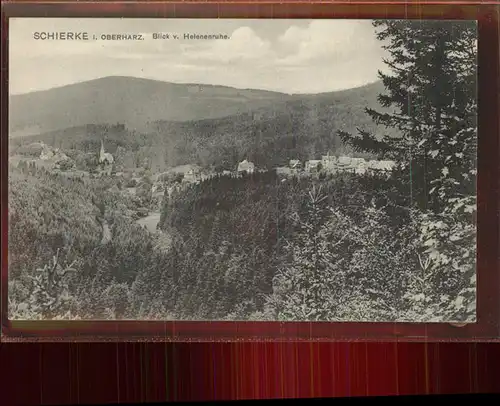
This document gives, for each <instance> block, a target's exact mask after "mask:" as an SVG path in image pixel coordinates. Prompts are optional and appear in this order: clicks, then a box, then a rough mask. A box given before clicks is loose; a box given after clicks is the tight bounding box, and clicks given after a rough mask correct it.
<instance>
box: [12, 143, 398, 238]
mask: <svg viewBox="0 0 500 406" xmlns="http://www.w3.org/2000/svg"><path fill="white" fill-rule="evenodd" d="M95 158H96V159H95V168H90V170H82V169H78V168H77V165H76V163H75V161H74V159H72V158H71V157H70V156H68V155H67V154H66V153H65V152H64V151H62V150H61V149H59V148H54V147H52V146H49V145H47V144H45V143H44V142H33V143H30V144H27V145H23V146H21V147H18V148H17V149H15V150H14V151H11V156H10V159H9V162H10V164H11V165H13V166H14V167H17V168H19V169H20V170H22V171H23V172H25V173H30V172H35V171H37V170H42V171H47V172H49V173H52V174H59V175H60V176H62V177H64V178H69V179H80V180H81V181H85V180H86V179H99V178H101V179H104V178H108V179H109V178H112V179H114V180H116V181H117V182H118V183H115V186H114V191H115V192H118V191H121V192H122V193H125V194H128V195H131V196H132V197H142V198H143V202H146V203H143V204H139V205H138V206H139V207H138V208H137V210H136V211H135V213H129V214H130V216H131V217H134V218H136V220H137V221H138V222H139V224H141V225H144V226H145V227H146V228H148V229H150V230H151V231H153V230H155V229H156V223H157V222H158V220H159V210H160V209H161V205H162V200H163V199H164V198H168V197H170V195H171V193H172V192H174V191H178V190H180V189H182V188H183V187H186V186H188V185H190V184H199V183H200V182H202V181H204V180H207V179H210V178H213V177H217V176H229V177H233V178H238V177H241V176H244V175H245V174H246V175H251V174H253V173H262V172H267V171H268V169H263V168H259V167H258V166H256V165H255V164H254V163H253V162H251V161H249V160H248V159H244V160H242V161H241V162H239V164H238V165H237V167H235V168H234V169H233V170H230V169H229V168H228V169H223V170H219V171H215V170H212V169H210V168H202V167H201V166H199V165H197V164H185V165H179V166H176V167H172V168H169V169H168V170H166V171H160V172H156V173H154V172H153V171H151V169H146V168H144V167H141V168H124V167H122V166H120V165H117V162H116V160H115V157H114V156H113V155H112V154H111V153H109V152H106V147H105V141H104V140H101V142H100V149H99V151H98V152H96V153H95ZM394 165H395V163H394V162H393V161H389V160H365V159H364V158H355V157H350V156H336V155H333V154H330V153H327V154H326V155H323V156H321V159H311V160H306V161H300V160H298V159H290V160H289V162H288V165H283V166H277V167H275V168H274V170H275V172H276V174H277V175H278V176H280V177H282V178H285V179H286V178H287V177H317V176H320V175H321V174H324V175H326V174H335V173H339V172H347V173H353V174H357V175H367V176H369V175H370V174H384V173H387V174H388V173H390V171H392V169H393V168H394ZM145 166H147V164H146V165H145ZM116 185H118V187H116ZM149 219H153V220H154V224H153V225H152V226H150V221H149Z"/></svg>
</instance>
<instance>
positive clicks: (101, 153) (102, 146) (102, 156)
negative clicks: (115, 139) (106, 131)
mask: <svg viewBox="0 0 500 406" xmlns="http://www.w3.org/2000/svg"><path fill="white" fill-rule="evenodd" d="M104 154H105V152H104V142H103V141H102V140H101V151H100V152H99V162H104V158H105V155H104Z"/></svg>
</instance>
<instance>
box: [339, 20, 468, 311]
mask: <svg viewBox="0 0 500 406" xmlns="http://www.w3.org/2000/svg"><path fill="white" fill-rule="evenodd" d="M374 26H375V29H376V30H377V37H378V39H379V40H381V41H383V43H384V49H385V50H386V51H387V53H388V58H387V59H386V60H385V63H386V65H387V68H388V69H387V72H379V76H380V78H381V80H382V81H383V83H384V85H385V88H386V93H385V94H381V95H380V96H379V102H380V103H381V105H382V106H383V107H385V108H386V109H388V110H389V112H383V113H382V112H379V111H376V110H373V109H368V110H367V113H368V114H369V115H370V116H371V117H372V118H373V120H374V121H375V122H376V123H377V124H379V125H381V126H385V127H387V128H391V129H396V130H398V132H399V136H397V137H394V136H393V137H389V136H386V137H383V138H381V139H380V138H379V139H377V138H375V136H374V135H373V134H369V133H367V132H363V131H359V133H358V134H355V135H353V134H347V133H340V136H341V138H342V139H343V141H344V142H345V143H347V144H349V145H351V146H353V147H354V148H355V149H357V150H360V151H370V152H372V153H376V154H378V155H379V156H380V157H383V158H387V159H392V160H394V161H396V163H397V169H396V171H395V172H394V174H393V175H394V176H396V177H397V178H398V180H399V181H400V182H401V200H402V201H403V202H404V204H405V205H406V206H407V207H408V208H409V209H411V210H416V211H417V212H418V213H419V216H420V221H421V224H422V227H421V245H422V249H421V251H420V252H418V253H417V254H418V255H419V258H420V263H421V264H422V267H421V271H422V272H421V273H422V274H421V275H419V276H418V277H417V278H416V280H415V281H413V283H412V286H413V287H414V291H413V292H411V291H410V292H408V293H407V295H406V297H407V298H408V300H409V301H413V302H414V303H413V304H414V308H419V307H420V310H419V311H417V312H416V314H415V315H417V314H418V315H421V317H424V318H426V319H429V320H431V319H443V318H444V319H450V320H472V319H473V318H474V317H475V225H474V221H475V211H476V188H475V179H476V176H475V175H476V148H477V142H476V141H477V124H476V117H477V104H476V82H477V77H476V73H477V72H476V66H477V64H476V59H477V27H476V23H475V22H474V21H453V22H451V21H444V22H437V21H424V22H422V21H408V20H406V21H390V20H389V21H387V20H382V21H376V22H374ZM417 273H418V272H417ZM417 279H418V280H417ZM419 281H420V282H419ZM422 281H425V294H423V293H422V292H420V291H419V289H423V288H422V286H423V285H422ZM417 286H420V288H417ZM415 315H413V316H415ZM413 316H409V317H410V318H411V317H413Z"/></svg>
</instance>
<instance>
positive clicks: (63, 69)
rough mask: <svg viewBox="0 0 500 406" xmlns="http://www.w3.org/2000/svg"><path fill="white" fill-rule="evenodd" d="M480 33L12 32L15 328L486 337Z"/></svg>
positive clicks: (354, 27)
mask: <svg viewBox="0 0 500 406" xmlns="http://www.w3.org/2000/svg"><path fill="white" fill-rule="evenodd" d="M476 59H477V25H476V22H475V21H421V20H418V21H410V20H376V21H370V20H244V19H237V20H236V19H235V20H230V19H227V20H225V19H217V20H209V19H206V20H203V19H196V20H189V19H104V18H98V19H97V18H96V19H91V18H71V19H69V18H68V19H64V18H57V19H49V18H33V19H30V18H12V19H11V20H10V21H9V89H10V90H9V91H10V95H9V101H10V102H9V190H8V209H9V246H8V253H9V257H8V261H9V264H8V266H9V267H8V272H9V290H8V301H9V318H10V319H11V320H42V319H43V320H55V319H58V320H60V319H68V320H85V319H86V320H90V319H91V320H179V321H182V320H207V321H215V320H217V321H329V322H334V321H342V322H453V323H471V322H475V321H476V224H475V221H476V220H475V218H476V148H477V122H476V121H477V120H476V118H477V104H476V98H477V97H476V87H477V83H476V81H477V72H476V70H477V62H476Z"/></svg>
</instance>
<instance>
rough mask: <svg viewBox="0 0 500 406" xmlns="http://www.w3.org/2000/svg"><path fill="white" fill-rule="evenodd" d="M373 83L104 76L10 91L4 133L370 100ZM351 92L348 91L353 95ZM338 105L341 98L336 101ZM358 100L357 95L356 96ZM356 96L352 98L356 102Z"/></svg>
mask: <svg viewBox="0 0 500 406" xmlns="http://www.w3.org/2000/svg"><path fill="white" fill-rule="evenodd" d="M380 90H381V85H380V84H379V83H378V82H375V83H373V84H368V85H365V86H361V87H358V88H353V89H348V90H341V91H336V92H324V93H318V94H310V93H309V94H286V93H279V92H273V91H268V90H258V89H237V88H233V87H229V86H219V85H206V84H177V83H171V82H162V81H156V80H151V79H143V78H134V77H125V76H108V77H104V78H99V79H94V80H90V81H85V82H80V83H77V84H70V85H65V86H62V87H57V88H53V89H49V90H42V91H36V92H31V93H26V94H22V95H11V96H10V103H9V104H10V115H9V116H10V117H9V128H10V136H11V137H18V136H26V135H35V134H40V133H47V132H51V131H57V130H63V129H66V128H71V127H78V126H82V125H87V124H116V123H122V124H125V125H126V126H127V128H130V129H134V130H137V131H144V130H145V128H147V126H148V125H149V124H150V123H153V122H157V121H180V122H186V121H195V120H202V119H219V118H223V117H229V116H237V115H239V114H243V113H248V112H251V111H256V110H261V111H262V110H264V111H265V110H286V109H287V108H288V107H287V103H290V102H299V103H300V102H302V103H305V104H310V103H313V102H321V101H322V100H325V99H332V101H335V100H336V99H339V98H340V99H345V98H347V99H352V98H355V99H356V98H357V99H359V96H355V94H361V97H363V98H368V100H367V102H368V104H370V105H371V104H374V103H375V102H376V100H375V97H374V96H375V94H376V93H378V92H379V91H380ZM353 95H354V96H353ZM337 101H338V102H339V103H341V104H345V103H346V102H345V101H342V100H337ZM358 101H359V100H358ZM358 101H355V102H356V103H357V102H358Z"/></svg>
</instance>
